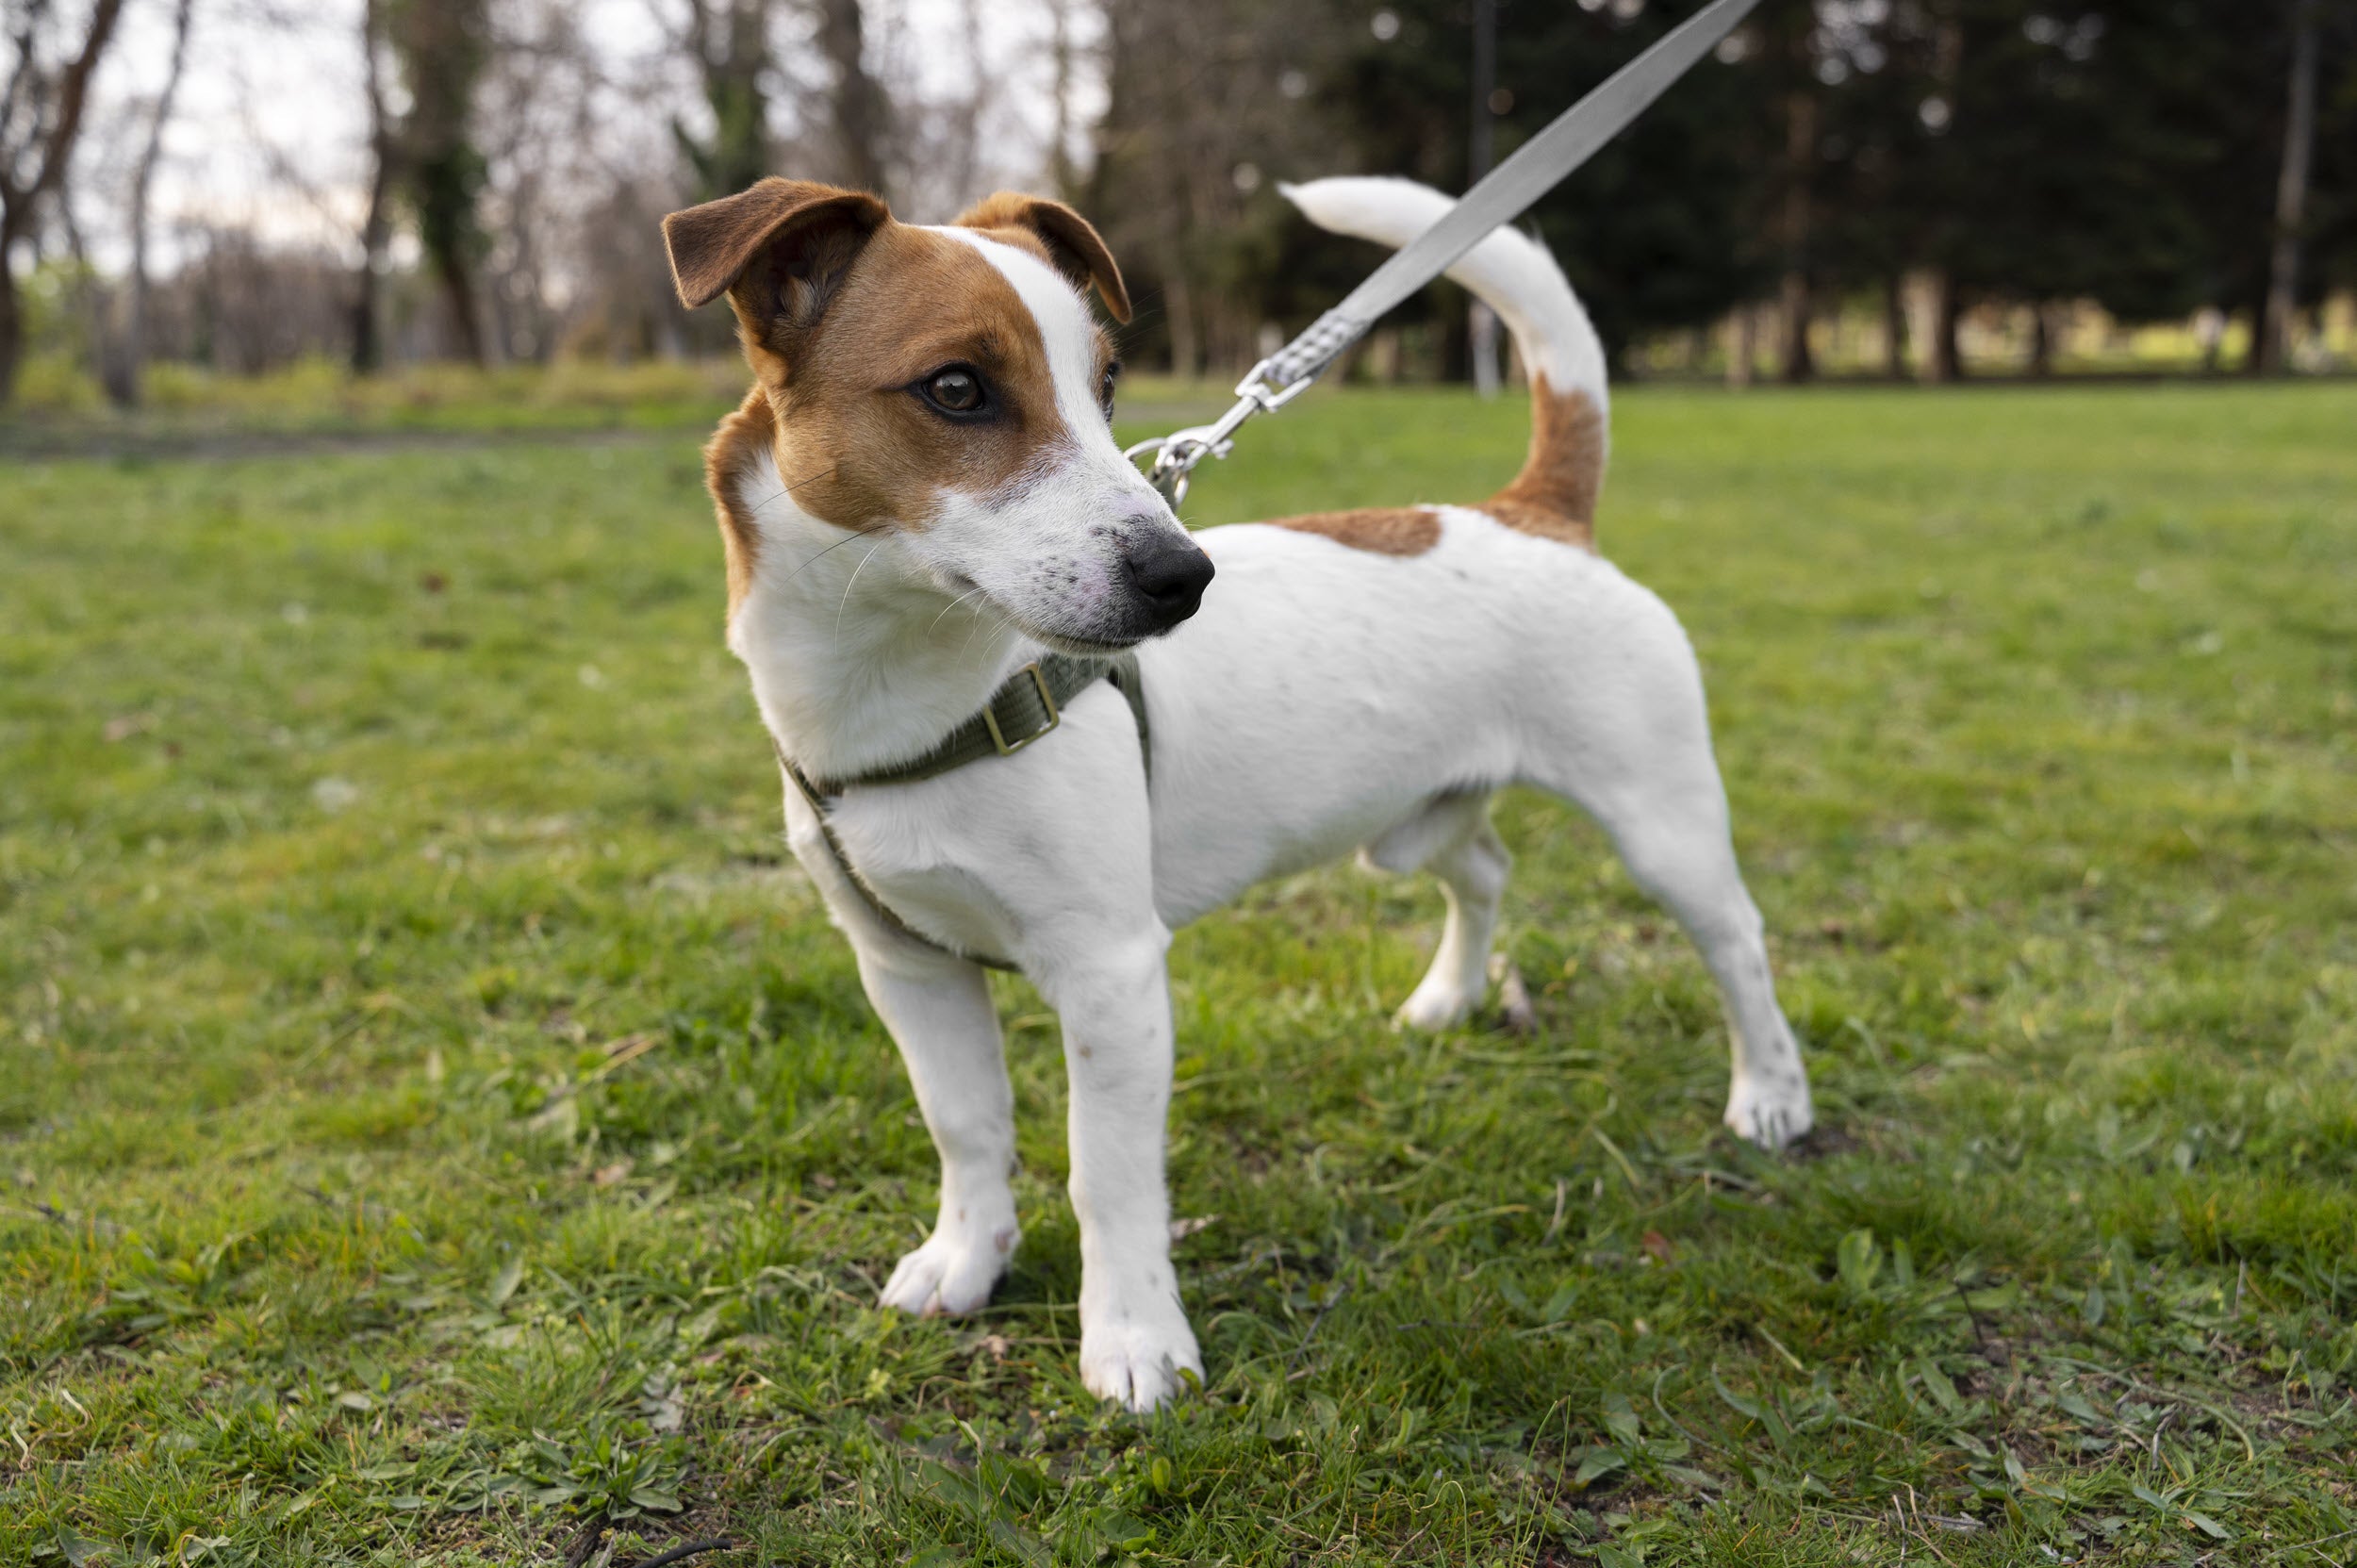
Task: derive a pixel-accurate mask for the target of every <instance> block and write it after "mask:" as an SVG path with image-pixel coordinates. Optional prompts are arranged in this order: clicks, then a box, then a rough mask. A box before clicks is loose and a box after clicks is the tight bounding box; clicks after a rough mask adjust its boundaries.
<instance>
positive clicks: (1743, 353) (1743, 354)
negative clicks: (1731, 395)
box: [1727, 302, 1759, 388]
mask: <svg viewBox="0 0 2357 1568" xmlns="http://www.w3.org/2000/svg"><path fill="white" fill-rule="evenodd" d="M1758 357H1759V307H1758V306H1757V305H1752V304H1750V303H1748V302H1747V303H1745V304H1742V305H1737V306H1736V307H1735V316H1734V319H1733V320H1732V321H1730V322H1728V323H1727V385H1728V386H1729V387H1733V388H1745V387H1749V386H1750V385H1751V384H1752V370H1753V366H1754V364H1755V362H1756V360H1757V359H1758Z"/></svg>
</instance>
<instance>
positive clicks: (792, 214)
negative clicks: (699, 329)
mask: <svg viewBox="0 0 2357 1568" xmlns="http://www.w3.org/2000/svg"><path fill="white" fill-rule="evenodd" d="M891 217H892V212H891V209H889V208H888V207H886V206H884V205H883V203H882V201H880V200H878V199H877V198H876V197H874V196H871V195H869V194H868V193H867V192H866V191H865V190H844V189H843V188H842V187H840V186H833V185H819V184H816V183H815V182H813V181H810V180H782V179H779V178H778V177H777V176H776V175H774V174H773V175H771V176H769V177H768V178H766V179H764V180H759V181H757V182H755V183H754V184H753V185H752V186H750V187H749V188H748V189H746V190H740V191H738V192H737V193H736V194H735V195H733V196H723V197H721V198H720V199H719V200H718V201H717V202H706V203H704V204H703V205H702V206H691V207H689V208H688V209H687V210H686V211H684V212H674V213H672V214H671V215H670V216H669V217H668V218H666V219H664V220H663V243H664V246H665V248H666V249H668V251H669V252H670V256H671V281H672V282H673V283H674V284H676V285H678V287H679V297H680V303H681V304H683V305H689V306H691V307H692V306H695V305H709V304H711V303H712V302H713V301H714V300H717V299H718V298H719V297H720V296H721V295H722V294H724V293H728V292H729V291H730V290H732V289H734V290H735V291H736V298H735V300H734V303H735V305H736V307H737V315H738V318H739V319H740V320H742V321H743V322H745V324H746V326H747V327H748V328H749V329H750V330H754V331H759V330H761V329H762V328H763V327H766V324H767V322H768V321H769V320H770V319H771V318H772V317H774V316H777V315H780V314H783V315H785V316H787V317H789V318H792V319H793V320H795V321H796V322H798V323H799V324H803V325H807V324H808V323H809V322H812V321H816V319H817V316H818V313H819V311H821V310H823V309H824V308H825V307H826V303H827V300H828V297H829V296H830V295H831V294H832V292H833V289H834V286H835V285H836V284H838V283H840V282H841V281H842V278H843V274H844V272H848V271H849V268H850V264H851V261H852V259H853V258H854V257H855V256H858V255H859V251H860V247H861V246H862V245H864V244H865V243H866V242H867V237H868V236H869V235H871V234H873V233H875V232H876V229H877V228H878V226H880V225H881V224H882V223H886V222H888V221H890V219H891ZM765 262H766V265H761V263H765ZM740 285H741V286H742V287H740Z"/></svg>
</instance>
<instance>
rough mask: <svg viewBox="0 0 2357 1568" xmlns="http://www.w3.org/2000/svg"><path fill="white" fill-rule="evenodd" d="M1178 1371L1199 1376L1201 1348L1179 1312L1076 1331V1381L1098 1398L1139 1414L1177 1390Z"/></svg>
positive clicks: (1201, 1360)
mask: <svg viewBox="0 0 2357 1568" xmlns="http://www.w3.org/2000/svg"><path fill="white" fill-rule="evenodd" d="M1182 1372H1192V1373H1194V1374H1195V1381H1196V1382H1197V1383H1200V1382H1201V1381H1202V1380H1203V1353H1202V1352H1201V1351H1200V1350H1197V1349H1196V1348H1195V1330H1194V1329H1190V1328H1188V1327H1187V1320H1186V1319H1185V1318H1184V1317H1175V1318H1174V1320H1172V1321H1169V1322H1162V1323H1124V1324H1120V1325H1117V1326H1115V1327H1113V1328H1110V1329H1087V1328H1084V1329H1081V1330H1080V1381H1081V1382H1082V1383H1083V1384H1085V1385H1086V1386H1087V1388H1088V1391H1089V1392H1090V1393H1091V1394H1094V1395H1096V1396H1097V1397H1098V1398H1099V1399H1113V1400H1118V1401H1119V1402H1120V1403H1121V1404H1122V1405H1123V1406H1124V1407H1125V1408H1127V1409H1129V1410H1131V1411H1138V1412H1139V1413H1141V1414H1143V1413H1144V1412H1146V1411H1150V1410H1154V1409H1156V1408H1158V1407H1159V1406H1161V1405H1162V1404H1165V1403H1167V1402H1168V1401H1169V1400H1170V1399H1172V1398H1173V1397H1175V1396H1176V1395H1178V1393H1179V1391H1180V1390H1181V1389H1182V1388H1183V1387H1184V1386H1185V1384H1184V1383H1183V1382H1182V1381H1181V1380H1180V1378H1179V1376H1178V1375H1179V1374H1180V1373H1182Z"/></svg>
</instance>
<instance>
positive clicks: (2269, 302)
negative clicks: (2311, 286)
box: [2252, 0, 2316, 375]
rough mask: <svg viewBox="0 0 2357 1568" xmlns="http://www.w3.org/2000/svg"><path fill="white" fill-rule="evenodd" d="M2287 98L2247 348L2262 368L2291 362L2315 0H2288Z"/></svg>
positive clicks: (2272, 369) (2311, 130) (2311, 146)
mask: <svg viewBox="0 0 2357 1568" xmlns="http://www.w3.org/2000/svg"><path fill="white" fill-rule="evenodd" d="M2289 97H2290V103H2289V105H2288V107H2287V108H2286V111H2285V113H2284V116H2283V170H2282V173H2280V174H2279V176H2278V177H2277V179H2276V182H2275V246H2274V252H2273V254H2272V255H2271V256H2269V257H2268V267H2267V294H2266V309H2265V312H2264V314H2263V315H2262V317H2261V319H2260V322H2259V336H2258V341H2257V342H2256V343H2255V344H2254V345H2253V346H2252V354H2253V355H2254V357H2255V358H2256V360H2257V362H2258V367H2259V370H2260V371H2261V372H2262V373H2263V374H2267V375H2281V374H2283V372H2284V371H2286V370H2288V369H2290V367H2291V340H2292V319H2293V317H2294V316H2295V315H2296V314H2297V313H2298V311H2299V241H2300V233H2299V230H2300V225H2301V223H2302V222H2303V221H2304V220H2305V218H2306V215H2307V209H2308V164H2309V159H2310V156H2311V155H2312V154H2313V152H2314V151H2315V148H2316V0H2292V75H2291V84H2290V88H2289Z"/></svg>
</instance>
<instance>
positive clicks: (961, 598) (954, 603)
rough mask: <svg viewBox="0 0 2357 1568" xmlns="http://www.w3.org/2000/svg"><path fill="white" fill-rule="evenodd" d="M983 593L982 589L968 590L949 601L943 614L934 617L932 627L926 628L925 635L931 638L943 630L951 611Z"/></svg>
mask: <svg viewBox="0 0 2357 1568" xmlns="http://www.w3.org/2000/svg"><path fill="white" fill-rule="evenodd" d="M981 591H982V590H981V589H980V588H968V589H966V590H965V592H964V593H962V594H960V595H958V596H957V597H956V598H955V599H952V600H951V601H949V602H948V604H947V605H946V606H944V607H943V609H942V612H941V613H940V614H939V615H937V616H935V617H933V623H932V624H931V626H928V627H926V628H925V635H927V636H928V637H930V636H931V635H933V634H934V633H935V632H938V631H939V630H941V623H942V622H943V621H945V620H947V619H949V612H950V611H951V610H954V609H956V608H957V607H958V606H959V605H961V604H963V603H964V602H966V601H967V600H969V599H971V598H973V597H974V596H975V595H976V594H978V593H980V592H981Z"/></svg>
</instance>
